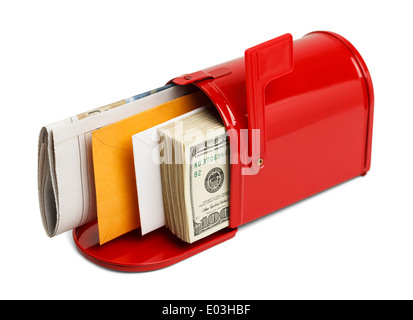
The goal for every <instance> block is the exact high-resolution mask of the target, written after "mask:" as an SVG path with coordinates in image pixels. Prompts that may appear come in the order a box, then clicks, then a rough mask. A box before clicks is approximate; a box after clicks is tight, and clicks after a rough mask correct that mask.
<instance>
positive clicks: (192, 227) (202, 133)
mask: <svg viewBox="0 0 413 320" xmlns="http://www.w3.org/2000/svg"><path fill="white" fill-rule="evenodd" d="M158 133H159V138H160V148H159V150H160V163H161V164H160V171H161V181H162V195H163V203H164V212H165V225H166V227H167V228H168V229H170V230H171V232H172V233H174V234H175V235H176V236H177V237H178V238H180V239H182V240H183V241H185V242H188V243H193V242H194V241H197V240H199V239H202V238H204V237H206V236H208V235H210V234H212V233H214V232H216V231H218V230H220V229H223V228H225V227H227V226H228V225H229V181H230V179H229V172H230V170H229V141H228V137H227V135H226V130H225V127H224V125H223V124H222V121H221V119H220V117H219V115H218V113H217V112H216V110H215V108H213V107H209V108H205V109H204V110H202V111H200V112H197V113H195V114H192V115H189V116H187V117H185V118H183V119H182V120H179V121H176V122H174V123H170V124H168V125H166V126H164V127H160V128H159V129H158Z"/></svg>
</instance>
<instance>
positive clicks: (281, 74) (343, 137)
mask: <svg viewBox="0 0 413 320" xmlns="http://www.w3.org/2000/svg"><path fill="white" fill-rule="evenodd" d="M249 50H250V49H249ZM279 51H281V53H279ZM247 54H248V50H247V52H246V57H245V58H244V57H242V58H239V59H236V60H233V61H229V62H227V63H224V64H221V65H218V66H215V67H211V68H208V69H206V70H203V71H202V72H195V73H194V74H189V75H184V76H182V77H179V78H176V79H174V80H173V82H175V83H177V84H188V83H193V84H195V85H196V86H198V87H199V88H200V89H201V90H203V91H204V92H205V93H206V94H207V95H208V96H209V97H210V99H211V101H212V102H213V103H214V104H215V106H216V108H217V109H218V110H219V112H220V114H221V116H222V119H223V122H224V124H225V126H226V127H227V129H228V130H230V129H233V130H234V131H235V132H236V133H238V134H237V135H238V137H236V138H238V141H239V145H238V148H235V149H237V150H236V152H233V153H232V156H233V159H236V160H238V161H235V162H236V163H232V164H231V184H230V186H231V197H230V226H231V227H237V226H239V225H242V224H244V223H247V222H249V221H251V220H254V219H257V218H259V217H261V216H263V215H266V214H268V213H271V212H273V211H275V210H278V209H280V208H283V207H285V206H288V205H290V204H292V203H294V202H297V201H299V200H301V199H304V198H306V197H308V196H311V195H313V194H315V193H318V192H320V191H322V190H325V189H327V188H329V187H332V186H334V185H337V184H339V183H341V182H344V181H346V180H349V179H351V178H353V177H356V176H359V175H364V174H366V172H367V171H368V170H369V168H370V157H371V141H372V119H373V103H374V102H373V86H372V82H371V78H370V75H369V72H368V69H367V67H366V65H365V63H364V61H363V59H362V58H361V56H360V54H359V53H358V52H357V50H356V49H355V48H354V47H353V46H352V45H351V44H350V43H349V42H348V41H347V40H346V39H344V38H343V37H341V36H339V35H337V34H335V33H331V32H314V33H310V34H308V35H306V36H304V37H303V38H301V39H298V40H296V41H294V42H293V43H292V41H291V38H290V37H288V35H287V37H286V36H283V37H280V38H276V39H274V40H272V43H271V42H268V43H265V44H264V46H262V47H261V48H259V47H258V53H257V55H258V56H259V55H261V60H259V61H258V63H257V64H255V65H251V64H248V63H250V61H246V59H247ZM274 60H275V61H274ZM263 65H264V66H263ZM270 68H273V69H274V72H273V73H272V74H271V72H269V71H268V69H270ZM254 72H256V73H257V74H256V75H255V77H256V78H257V79H258V81H256V82H257V83H256V84H255V85H251V83H249V80H251V77H254V74H253V73H254ZM260 72H261V73H264V75H263V77H262V78H265V77H266V78H267V79H266V80H265V81H264V82H263V83H262V84H260V83H259V80H260V78H261V74H260ZM250 82H251V81H250ZM249 84H250V86H248V85H249ZM253 95H258V96H262V99H261V102H260V101H258V103H261V104H262V105H261V106H257V105H251V104H254V103H257V100H259V99H255V100H254V99H251V96H253ZM251 118H261V120H260V121H258V122H255V123H253V122H251V120H250V119H251ZM254 125H255V129H259V130H260V139H261V150H260V153H259V156H256V157H254V156H252V160H251V163H250V164H248V163H247V164H245V163H242V162H243V161H242V159H243V157H244V158H245V157H246V156H251V155H252V150H251V149H252V148H251V143H252V142H253V141H255V140H256V139H254V137H253V136H252V135H251V134H249V135H245V134H244V135H243V134H242V130H243V129H248V128H249V129H251V127H254ZM230 138H231V137H230ZM255 143H256V144H257V143H258V142H257V141H255ZM232 146H233V145H231V147H232ZM243 152H248V155H245V154H243ZM259 159H262V160H261V161H262V165H261V166H259V168H257V162H258V161H259ZM254 166H255V168H254Z"/></svg>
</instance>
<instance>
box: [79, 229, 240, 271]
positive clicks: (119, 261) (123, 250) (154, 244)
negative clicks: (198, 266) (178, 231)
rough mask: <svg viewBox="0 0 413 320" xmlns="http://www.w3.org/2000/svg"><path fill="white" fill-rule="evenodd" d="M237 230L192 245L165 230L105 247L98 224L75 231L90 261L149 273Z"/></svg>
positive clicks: (126, 237) (137, 232) (125, 237)
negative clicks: (101, 242)
mask: <svg viewBox="0 0 413 320" xmlns="http://www.w3.org/2000/svg"><path fill="white" fill-rule="evenodd" d="M236 232H237V229H229V228H226V229H223V230H220V231H218V232H216V233H214V234H212V235H211V236H209V237H206V238H204V239H201V240H199V241H197V242H195V243H193V244H188V243H186V242H183V241H182V240H180V239H178V238H177V237H176V236H175V235H173V234H172V233H171V232H170V231H169V230H167V229H166V228H165V227H163V228H160V229H157V230H155V231H153V232H150V233H149V234H147V235H145V236H141V235H140V230H139V229H137V230H134V231H131V232H129V233H127V234H125V235H123V236H121V237H119V238H116V239H114V240H112V241H110V242H108V243H105V244H104V245H100V244H99V234H98V226H97V222H96V221H92V222H90V223H89V224H87V225H85V226H82V227H79V228H76V229H75V230H73V238H74V240H75V243H76V246H77V248H78V250H79V252H80V253H81V254H82V255H83V256H84V257H85V258H86V259H88V260H89V261H91V262H93V263H95V264H97V265H100V266H102V267H105V268H109V269H112V270H118V271H127V272H137V271H150V270H156V269H161V268H165V267H168V266H170V265H172V264H175V263H177V262H179V261H181V260H183V259H187V258H189V257H191V256H193V255H195V254H197V253H199V252H201V251H204V250H206V249H208V248H210V247H212V246H215V245H217V244H219V243H221V242H223V241H226V240H229V239H231V238H232V237H234V236H235V234H236Z"/></svg>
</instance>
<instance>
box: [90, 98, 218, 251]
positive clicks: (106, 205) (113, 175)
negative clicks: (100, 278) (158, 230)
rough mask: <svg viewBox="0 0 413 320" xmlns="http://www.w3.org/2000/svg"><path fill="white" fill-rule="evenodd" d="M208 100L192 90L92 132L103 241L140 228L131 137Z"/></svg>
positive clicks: (204, 103) (200, 105) (99, 218)
mask: <svg viewBox="0 0 413 320" xmlns="http://www.w3.org/2000/svg"><path fill="white" fill-rule="evenodd" d="M208 103H210V100H209V99H208V98H207V97H206V96H205V94H203V93H202V92H196V93H192V94H189V95H186V96H183V97H180V98H178V99H175V100H172V101H169V102H167V103H164V104H161V105H159V106H157V107H155V108H152V109H149V110H146V111H143V112H141V113H139V114H136V115H134V116H132V117H130V118H127V119H124V120H121V121H119V122H116V123H114V124H111V125H108V126H106V127H103V128H101V129H98V130H95V131H94V132H93V133H92V150H93V167H94V174H95V185H96V205H97V216H98V228H99V241H100V244H103V243H105V242H108V241H110V240H112V239H114V238H116V237H118V236H121V235H122V234H125V233H127V232H129V231H131V230H134V229H136V228H138V227H140V218H139V208H138V196H137V188H136V180H135V179H136V178H135V168H134V161H133V145H132V136H133V135H134V134H136V133H139V132H141V131H144V130H147V129H149V128H152V127H154V126H156V125H158V124H161V123H163V122H166V121H168V120H170V119H173V118H176V117H178V116H180V115H182V114H184V113H187V112H189V111H192V110H194V109H196V108H199V107H202V106H204V105H207V104H208Z"/></svg>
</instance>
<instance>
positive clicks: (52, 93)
mask: <svg viewBox="0 0 413 320" xmlns="http://www.w3.org/2000/svg"><path fill="white" fill-rule="evenodd" d="M409 2H410V1H392V2H389V1H359V0H358V1H349V0H348V1H342V2H338V1H257V0H256V1H240V0H238V1H223V0H221V1H215V0H209V1H202V2H201V1H179V0H176V1H145V2H144V1H121V0H118V1H112V2H110V1H73V0H72V1H66V2H63V1H42V0H38V1H7V2H6V1H2V2H1V4H0V39H1V42H0V45H1V49H0V103H1V113H0V114H1V116H0V119H1V126H0V130H1V141H2V144H1V157H0V161H1V165H0V170H1V175H0V181H1V183H0V186H1V192H0V195H1V202H0V204H1V209H0V210H1V211H0V212H1V213H0V214H1V220H0V227H1V228H0V298H1V299H34V298H36V299H188V298H191V299H397V298H402V299H407V298H408V299H411V298H413V250H412V247H413V204H412V197H413V192H412V191H413V150H412V145H413V143H412V138H413V135H412V133H413V129H412V127H413V126H412V122H413V102H412V91H413V80H412V73H413V63H412V61H413V59H412V57H413V45H412V37H411V32H412V29H413V23H412V22H411V21H412V19H411V12H412V10H411V9H410V8H409ZM315 30H330V31H334V32H337V33H339V34H341V35H343V36H344V37H346V38H347V39H348V40H350V41H351V42H352V43H353V45H354V46H355V47H356V48H357V49H358V50H359V52H360V53H361V54H362V56H363V58H364V59H365V61H366V63H367V65H368V67H369V70H370V72H371V76H372V78H373V84H374V88H375V102H376V104H375V117H374V135H373V154H372V167H371V170H370V172H369V173H368V175H367V176H366V177H360V178H356V179H353V180H351V181H349V182H347V183H344V184H342V185H340V186H338V187H335V188H333V189H331V190H329V191H326V192H323V193H321V194H319V195H316V196H314V197H311V198H310V199H307V200H305V201H301V202H299V203H298V204H296V205H293V206H290V207H288V208H287V209H284V210H281V211H280V212H278V213H274V214H271V215H269V216H266V217H264V218H262V219H259V220H258V221H255V222H253V223H250V224H248V225H246V226H243V227H241V228H239V231H238V233H237V235H236V236H235V238H234V239H231V240H230V241H227V242H225V243H223V244H220V245H218V246H217V247H214V248H212V249H209V250H207V251H205V252H203V253H201V254H198V255H196V256H194V257H192V258H190V259H188V260H186V261H183V262H180V263H179V264H177V265H174V266H172V267H169V268H166V269H163V270H159V271H155V272H146V273H134V274H127V273H121V272H115V271H110V270H107V269H104V268H101V267H98V266H95V265H94V264H92V263H90V262H89V261H87V260H85V259H84V258H83V257H82V256H81V255H80V254H78V252H77V251H76V248H75V246H74V243H73V241H72V238H71V233H70V232H67V233H65V234H62V235H59V236H58V237H55V238H52V239H50V238H48V237H47V236H46V234H45V232H44V231H43V226H42V223H41V218H40V214H39V208H38V198H37V139H38V133H39V130H40V128H41V127H42V126H43V125H46V124H49V123H52V122H55V121H57V120H61V119H64V118H66V117H69V116H72V115H75V114H78V113H81V112H83V111H86V110H89V109H91V108H94V107H99V106H102V105H105V104H108V103H111V102H114V101H117V100H120V99H123V98H126V97H129V96H132V95H134V94H137V93H140V92H144V91H146V90H149V89H153V88H155V87H158V86H161V85H163V84H164V83H165V82H167V81H168V80H169V79H171V78H173V77H175V76H179V75H181V74H183V73H187V72H194V71H197V70H200V69H203V68H205V67H209V66H213V65H215V64H217V63H220V62H225V61H227V60H230V59H233V58H237V57H239V56H241V55H242V54H243V52H244V50H245V49H246V48H248V47H251V46H253V45H256V44H259V43H261V42H263V41H266V40H269V39H272V38H274V37H276V36H279V35H282V34H284V33H287V32H289V33H291V34H292V35H293V37H294V38H299V37H302V36H303V35H304V34H306V33H308V32H311V31H315Z"/></svg>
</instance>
